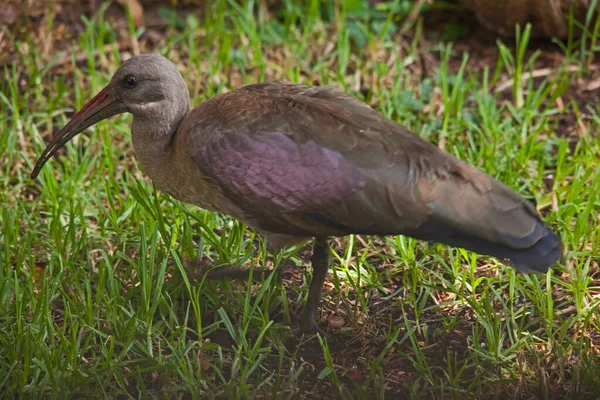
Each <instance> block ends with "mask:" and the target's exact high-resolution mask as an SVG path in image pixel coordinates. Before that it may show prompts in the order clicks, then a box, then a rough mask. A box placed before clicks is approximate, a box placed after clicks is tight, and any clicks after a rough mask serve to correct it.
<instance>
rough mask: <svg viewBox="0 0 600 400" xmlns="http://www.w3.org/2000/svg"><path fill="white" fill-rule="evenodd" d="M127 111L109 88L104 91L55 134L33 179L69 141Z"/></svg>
mask: <svg viewBox="0 0 600 400" xmlns="http://www.w3.org/2000/svg"><path fill="white" fill-rule="evenodd" d="M125 111H127V107H126V106H125V104H123V102H122V101H120V100H118V99H117V98H116V97H114V96H113V95H112V94H111V93H110V92H109V90H108V88H107V87H106V88H104V89H102V90H101V91H100V92H99V93H98V94H97V95H96V96H94V98H93V99H91V100H90V101H89V102H87V104H86V105H84V106H83V108H82V109H81V110H79V111H78V112H77V113H76V114H75V115H73V117H71V120H70V121H69V122H68V123H67V125H65V126H64V127H63V128H62V129H61V130H60V131H58V132H57V133H56V134H55V136H54V139H52V141H51V142H50V143H49V144H48V146H46V149H44V152H43V153H42V155H41V156H40V158H39V159H38V160H37V162H36V164H35V167H34V168H33V171H32V172H31V178H32V179H35V178H36V177H37V176H38V175H39V173H40V171H41V170H42V168H43V167H44V165H45V164H46V162H47V161H48V160H49V159H50V158H51V157H52V156H53V155H54V153H56V151H57V150H58V149H60V148H61V147H63V146H64V145H65V144H66V143H67V142H68V141H69V140H71V139H73V138H74V137H75V136H77V135H78V134H79V133H81V132H83V131H84V130H85V129H86V128H88V127H90V126H92V125H94V124H95V123H97V122H99V121H102V120H103V119H106V118H108V117H111V116H113V115H117V114H121V113H123V112H125Z"/></svg>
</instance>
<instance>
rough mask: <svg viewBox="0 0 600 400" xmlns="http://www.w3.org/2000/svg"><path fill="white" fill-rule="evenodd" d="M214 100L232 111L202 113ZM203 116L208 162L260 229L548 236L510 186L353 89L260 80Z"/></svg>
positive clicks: (199, 151)
mask: <svg viewBox="0 0 600 400" xmlns="http://www.w3.org/2000/svg"><path fill="white" fill-rule="evenodd" d="M211 107H214V108H215V109H214V110H212V111H213V115H215V113H214V112H215V111H216V113H217V114H219V115H221V116H222V117H223V116H224V117H223V118H218V119H217V120H216V121H215V119H214V118H209V117H202V115H210V113H211V110H210V108H211ZM207 112H208V113H207ZM198 113H199V114H198V115H197V118H193V119H195V120H197V122H195V123H194V126H196V127H197V129H196V130H195V129H191V131H193V132H192V134H191V135H190V140H191V143H190V146H189V147H190V148H192V149H194V150H193V153H194V154H193V158H194V160H195V162H196V164H197V166H198V168H199V169H200V171H201V172H202V173H203V174H204V176H206V177H208V178H209V179H210V180H211V181H213V182H214V183H215V185H216V186H217V187H219V188H220V190H221V191H222V192H223V194H224V195H225V196H226V197H227V198H228V199H230V200H231V201H232V202H234V203H235V204H237V205H238V206H239V207H240V208H241V209H243V210H244V212H245V213H247V214H248V215H250V216H252V218H253V220H255V221H257V224H258V225H259V226H258V227H259V228H263V229H266V230H269V231H272V232H279V233H288V234H298V235H310V236H317V235H341V234H349V233H365V234H402V233H405V234H409V235H411V236H415V237H420V238H425V239H432V240H437V241H441V242H446V243H450V244H456V245H460V246H463V247H467V248H471V249H473V247H477V246H469V243H466V244H465V243H462V242H461V240H462V239H461V238H466V239H465V240H467V241H469V240H470V241H471V242H472V243H475V244H476V245H477V243H479V242H477V240H483V241H485V242H486V243H488V242H489V243H492V244H498V245H501V246H507V247H509V248H511V249H513V248H514V249H527V248H529V247H531V246H533V245H535V244H536V243H537V242H538V241H539V240H540V239H542V238H544V237H545V236H547V235H548V230H547V229H546V227H545V225H543V223H541V221H540V219H539V217H538V215H537V212H536V210H535V209H534V208H533V207H532V206H531V205H530V204H529V203H528V202H527V201H525V200H524V199H522V198H521V197H519V196H518V195H517V194H516V193H515V192H513V191H512V190H510V189H509V188H507V187H506V186H505V185H503V184H502V183H500V182H498V181H496V180H495V179H493V178H492V177H490V176H488V175H486V174H485V173H483V172H482V171H480V170H479V169H477V168H475V167H473V166H471V165H469V164H466V163H464V162H462V161H460V160H458V159H456V158H454V157H452V156H450V155H449V154H447V153H445V152H443V151H441V150H439V149H438V148H437V147H435V146H434V145H432V144H431V143H429V142H427V141H425V140H423V139H421V138H420V137H418V136H417V135H414V134H412V133H410V132H409V131H408V130H406V129H405V128H403V127H402V126H400V125H398V124H396V123H395V122H393V121H391V120H389V119H387V118H385V117H384V116H383V115H381V114H379V113H378V112H376V111H374V110H373V109H371V108H370V107H368V106H367V105H365V104H364V103H362V102H360V101H358V100H356V99H354V98H353V97H351V96H349V95H347V94H345V93H343V92H341V91H338V90H335V89H331V88H314V87H306V86H301V85H291V84H263V85H254V86H250V87H246V88H243V89H242V90H238V91H235V92H232V93H230V94H229V96H223V98H221V99H220V100H219V98H218V97H217V98H216V99H215V101H213V102H211V103H208V104H207V106H206V107H204V108H202V107H200V111H198ZM211 124H212V125H211ZM199 127H202V128H201V129H199V130H198V128H199ZM188 130H190V127H189V128H188ZM200 131H202V132H200ZM194 141H195V142H194ZM479 247H482V248H484V247H485V246H484V245H479ZM474 250H475V251H477V249H476V248H475V249H474ZM484 250H485V249H484ZM485 251H486V252H487V254H492V255H496V254H494V253H493V251H495V250H494V249H492V250H485ZM496 253H498V252H497V251H496Z"/></svg>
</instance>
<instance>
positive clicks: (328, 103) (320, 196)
mask: <svg viewBox="0 0 600 400" xmlns="http://www.w3.org/2000/svg"><path fill="white" fill-rule="evenodd" d="M122 112H130V113H132V114H133V116H134V119H133V127H132V133H133V144H134V148H135V152H136V155H137V157H138V158H139V160H140V163H141V165H142V169H143V170H144V171H145V173H146V174H147V175H148V176H149V177H150V178H151V179H152V180H153V181H154V183H155V184H156V185H157V186H158V187H159V188H160V189H162V190H164V191H166V192H167V193H170V194H171V195H173V196H174V197H176V198H178V199H180V200H182V201H185V202H189V203H192V204H196V205H198V206H200V207H203V208H207V209H210V210H214V211H219V212H222V213H225V214H228V215H231V216H233V217H235V218H238V219H240V220H241V221H243V222H245V223H246V224H248V225H250V226H253V227H255V228H256V229H257V230H258V231H259V232H261V233H262V234H263V235H265V236H266V237H267V240H268V243H270V244H271V245H272V247H274V248H279V247H283V246H286V245H289V244H293V243H299V242H302V241H304V240H306V239H309V238H312V237H315V238H317V241H316V242H315V247H314V255H313V260H312V261H313V268H314V270H315V275H314V278H313V282H312V284H311V290H310V294H309V300H308V304H307V307H306V311H305V313H304V315H303V318H302V321H301V325H302V327H303V329H305V330H310V329H313V328H314V327H315V322H314V319H315V315H316V311H317V306H318V302H319V296H320V294H319V293H320V288H321V287H322V284H323V279H324V278H325V275H326V273H327V268H328V265H329V264H328V262H329V261H328V254H329V250H328V247H327V246H328V245H327V240H326V238H327V237H330V236H344V235H348V234H352V233H359V234H368V235H398V234H404V235H408V236H412V237H415V238H419V239H426V240H433V241H437V242H441V243H446V244H450V245H454V246H459V247H464V248H467V249H469V250H473V251H476V252H478V253H482V254H487V255H492V256H495V257H498V258H500V259H510V260H511V261H512V263H513V265H514V266H515V267H516V268H517V269H520V270H523V271H529V270H534V271H538V272H544V271H546V270H547V269H548V268H549V267H550V266H551V265H552V264H554V263H555V262H556V261H557V260H558V259H559V257H560V255H561V243H560V239H559V238H558V236H557V235H555V234H554V233H552V232H551V231H550V230H549V229H548V228H547V226H546V225H545V224H544V223H543V222H542V221H541V219H540V217H539V216H538V214H537V212H536V210H535V208H534V207H532V206H531V205H530V204H529V203H528V202H527V201H525V200H524V199H522V198H521V197H520V196H519V195H517V194H516V193H515V192H514V191H512V190H511V189H509V188H508V187H506V186H505V185H504V184H502V183H500V182H499V181H497V180H495V179H494V178H492V177H490V176H488V175H486V174H485V173H483V172H482V171H480V170H479V169H477V168H475V167H473V166H471V165H469V164H467V163H465V162H462V161H460V160H458V159H456V158H454V157H452V156H451V155H449V154H447V153H445V152H443V151H441V150H439V149H438V148H437V147H435V146H434V145H432V144H430V143H428V142H426V141H425V140H423V139H421V138H420V137H419V136H417V135H414V134H412V133H411V132H409V131H408V130H406V129H405V128H404V127H402V126H401V125H398V124H397V123H395V122H393V121H391V120H389V119H387V118H385V117H384V116H383V115H381V114H380V113H378V112H376V111H374V110H373V109H371V108H370V107H369V106H367V105H366V104H364V103H362V102H360V101H358V100H357V99H355V98H353V97H351V96H350V95H348V94H346V93H343V92H341V91H339V90H337V89H333V88H328V87H308V86H303V85H297V84H291V83H283V82H275V83H262V84H256V85H250V86H246V87H243V88H241V89H238V90H235V91H232V92H230V93H227V94H224V95H221V96H218V97H215V98H212V99H210V100H207V101H205V102H203V103H202V104H200V105H199V106H198V107H196V108H194V109H193V110H191V111H190V109H189V95H188V91H187V87H186V85H185V82H184V81H183V78H182V77H181V75H180V74H179V72H178V71H177V69H176V68H175V66H174V65H173V64H171V63H170V62H169V61H168V60H166V59H165V58H163V57H161V56H159V55H156V54H145V55H140V56H136V57H133V58H131V59H129V60H128V61H126V62H124V63H123V65H122V66H121V68H119V70H118V71H117V72H116V74H115V75H114V77H113V79H112V80H111V83H110V84H109V85H108V86H107V87H106V88H105V89H103V90H102V91H101V92H100V93H99V94H98V95H97V96H96V97H95V98H94V99H92V100H91V101H90V102H89V103H88V105H86V106H85V107H84V108H83V109H82V110H81V111H80V112H79V113H77V114H76V115H75V116H74V117H73V119H72V120H71V121H70V122H69V124H67V125H66V126H65V128H63V129H62V130H61V131H60V132H59V133H58V134H57V135H56V137H55V139H54V140H53V142H52V143H50V144H49V145H48V147H47V149H46V150H45V151H44V154H42V156H41V157H40V160H39V161H38V163H37V165H36V167H35V169H34V171H33V173H32V176H36V175H37V174H38V173H39V171H40V169H41V168H42V166H43V165H44V163H45V162H46V161H47V160H48V158H49V157H50V156H51V155H52V153H53V152H54V151H55V150H56V149H57V148H59V147H61V146H62V145H64V144H65V143H66V142H67V141H68V140H70V138H72V137H73V136H75V135H76V134H77V133H79V132H81V131H82V130H84V129H85V128H87V127H88V126H91V125H92V124H94V123H96V122H98V121H99V120H101V119H104V118H107V117H109V116H111V115H115V114H118V113H122Z"/></svg>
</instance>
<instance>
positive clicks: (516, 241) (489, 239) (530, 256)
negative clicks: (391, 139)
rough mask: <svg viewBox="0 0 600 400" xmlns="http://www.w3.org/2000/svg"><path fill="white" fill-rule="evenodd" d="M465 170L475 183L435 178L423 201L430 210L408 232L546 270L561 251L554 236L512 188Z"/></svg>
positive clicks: (524, 268)
mask: <svg viewBox="0 0 600 400" xmlns="http://www.w3.org/2000/svg"><path fill="white" fill-rule="evenodd" d="M469 172H470V173H471V174H472V175H471V176H470V177H469V178H471V179H473V180H475V184H473V181H462V182H458V181H457V180H445V181H438V182H436V185H435V188H434V193H435V196H434V199H435V200H434V201H433V202H431V203H430V204H429V206H430V208H431V209H432V211H433V212H432V215H431V217H430V219H429V220H428V221H427V222H426V223H425V224H423V225H421V226H420V227H418V228H416V229H414V230H413V232H412V234H413V235H415V236H417V237H421V238H426V239H432V240H435V241H439V242H442V243H446V244H449V245H453V246H459V247H463V248H466V249H469V250H472V251H475V252H477V253H481V254H487V255H491V256H494V257H497V258H500V259H510V260H511V261H512V265H513V266H514V267H515V268H517V269H519V270H522V271H531V270H533V271H537V272H545V271H547V270H548V268H549V267H550V266H551V265H552V264H554V263H555V262H556V261H557V260H558V259H559V258H560V256H561V254H562V244H561V241H560V238H559V236H557V235H556V234H555V233H553V232H551V231H550V230H549V229H548V227H547V226H546V225H545V224H544V222H543V221H542V220H541V218H540V217H539V215H538V213H537V211H536V209H535V207H533V205H532V204H531V203H529V202H528V201H526V200H525V199H523V198H522V197H520V196H519V195H518V194H517V193H515V192H514V191H513V190H511V189H510V188H508V187H507V186H505V185H504V184H502V183H501V182H499V181H497V180H495V179H493V178H491V177H489V176H487V175H485V174H484V173H483V172H480V171H479V170H475V169H473V170H471V171H469ZM477 183H480V184H479V185H478V184H477ZM409 234H411V233H409Z"/></svg>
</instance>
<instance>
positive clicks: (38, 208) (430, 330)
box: [0, 0, 600, 398]
mask: <svg viewBox="0 0 600 400" xmlns="http://www.w3.org/2000/svg"><path fill="white" fill-rule="evenodd" d="M366 3H367V2H366V1H365V2H356V4H354V2H351V3H350V2H349V5H347V6H346V5H345V3H344V2H340V4H341V5H335V4H338V3H332V4H331V5H321V4H320V3H319V2H318V1H314V0H313V1H308V2H296V1H291V0H289V1H284V2H283V5H282V6H281V7H280V8H279V9H277V10H267V8H266V6H264V5H262V4H257V3H256V2H253V1H245V2H242V3H241V5H240V4H238V3H235V2H233V1H216V2H214V4H213V5H212V6H211V9H210V10H209V11H208V12H206V14H205V18H198V17H196V16H194V15H192V14H189V15H188V16H187V17H180V16H177V15H176V14H174V13H173V12H172V11H170V10H168V9H164V10H161V13H162V14H163V15H165V16H167V17H168V18H169V20H170V21H171V22H170V27H169V28H168V29H167V31H168V32H167V35H165V36H164V40H163V41H162V42H160V43H159V44H158V46H157V47H156V48H151V47H148V46H145V45H144V41H143V37H141V36H140V35H141V34H142V33H143V32H142V31H141V30H136V29H135V28H133V27H132V26H129V27H128V29H125V30H120V31H117V30H116V29H114V27H111V24H110V23H109V22H108V21H107V19H105V18H104V17H103V14H102V12H100V13H99V14H97V15H96V16H94V18H92V19H89V20H88V19H85V18H84V19H83V24H84V26H85V30H84V31H83V32H82V33H81V34H80V35H79V36H77V37H74V38H73V40H72V43H71V45H70V47H69V48H68V51H67V52H61V51H47V50H44V48H43V46H42V45H41V44H40V43H41V40H40V38H39V37H36V35H35V33H34V32H29V31H22V30H21V31H16V30H15V31H8V38H9V40H14V44H15V46H14V47H15V49H18V50H17V51H16V52H15V54H17V55H18V60H17V61H14V62H13V63H12V64H8V65H6V66H5V68H4V71H3V75H4V79H3V81H1V82H0V89H1V91H0V153H1V154H2V155H3V156H2V159H1V160H0V169H1V173H0V182H1V187H2V191H1V192H0V202H1V204H2V214H1V218H0V224H1V225H0V232H1V236H0V246H1V251H0V393H3V394H4V395H5V396H6V397H21V398H38V397H42V396H44V397H48V398H65V397H67V396H70V397H94V398H96V397H100V396H103V397H108V398H113V397H117V396H119V395H125V396H128V397H136V398H137V397H157V398H162V397H169V398H171V397H172V398H180V397H185V398H188V397H189V396H191V397H192V398H199V397H210V398H212V397H217V398H223V397H225V398H256V397H275V398H286V397H290V396H297V397H298V398H316V397H318V396H322V397H329V398H331V397H343V398H384V397H387V398H397V396H398V394H400V395H401V396H403V397H416V398H428V397H444V398H446V397H451V398H454V397H456V396H473V397H476V398H477V397H479V398H481V397H482V396H490V395H494V396H500V397H517V398H525V397H531V396H534V397H546V398H556V397H569V398H581V397H584V396H586V395H590V394H591V393H596V394H597V393H598V390H600V363H599V361H600V359H599V357H600V356H599V354H600V333H599V330H600V322H599V317H600V313H599V312H598V305H599V304H600V271H599V261H600V256H599V254H600V250H599V244H600V220H599V218H598V215H599V211H600V199H599V198H598V193H600V164H599V161H598V160H600V139H599V137H598V135H597V132H598V131H599V128H600V109H599V108H598V107H597V106H596V105H595V104H580V103H577V102H574V101H571V100H572V98H573V95H572V94H571V92H570V86H571V85H574V84H575V83H576V78H580V79H586V78H587V77H588V76H589V72H588V68H592V71H593V70H594V68H595V67H596V65H594V64H593V59H594V55H595V54H596V52H597V51H598V50H599V49H598V46H597V38H598V31H599V26H600V24H599V23H598V21H597V20H594V19H593V18H592V17H591V16H590V17H589V18H588V20H586V22H585V26H584V28H585V29H586V35H584V37H583V39H576V38H572V39H570V40H568V41H565V43H564V44H562V46H563V49H564V54H565V59H564V62H563V63H562V64H561V65H560V66H558V67H556V68H553V69H552V73H551V74H549V75H544V76H542V77H540V78H536V79H532V78H531V72H532V71H533V70H534V69H535V66H534V62H535V61H536V57H537V55H536V54H535V53H534V54H532V53H531V52H527V51H526V50H527V49H531V47H532V46H531V43H530V40H529V36H530V32H529V29H528V28H524V29H522V30H519V31H518V35H517V36H518V38H517V40H516V45H514V43H513V42H510V41H505V42H504V43H501V42H499V43H498V47H499V54H500V57H499V59H498V63H497V65H495V66H491V67H489V68H485V69H474V68H472V67H471V64H470V57H469V55H468V54H464V55H461V54H460V53H458V52H457V51H455V50H453V47H452V44H448V43H442V42H431V41H424V40H423V37H424V36H423V35H426V32H424V26H423V20H422V18H421V16H422V14H416V16H417V18H416V19H410V18H408V17H407V16H408V15H411V14H410V12H411V9H412V2H407V1H395V2H394V1H391V2H385V3H383V4H380V5H378V6H377V7H375V8H369V7H367V6H366ZM48 4H50V3H48ZM49 7H50V6H49ZM425 7H428V6H427V5H425ZM419 11H420V12H421V13H422V12H426V10H425V9H423V10H419ZM48 28H49V29H52V28H53V25H52V23H50V22H49V23H48ZM124 32H128V33H129V34H130V35H131V34H134V35H136V37H135V39H136V41H137V40H138V39H139V43H140V45H141V46H142V50H144V51H157V52H160V53H162V54H164V55H165V56H167V57H169V58H170V59H171V60H172V61H174V62H175V63H176V65H178V67H180V69H181V72H182V74H183V75H184V78H185V79H186V81H187V82H188V86H189V88H190V93H191V95H192V103H193V104H198V103H199V102H201V101H202V100H204V99H206V98H209V97H212V96H215V95H217V94H219V93H221V92H223V91H224V90H230V89H233V88H235V87H239V86H241V85H243V84H248V83H253V82H257V81H263V80H278V79H284V80H290V81H296V82H305V83H309V84H312V83H319V84H328V85H335V86H339V87H342V88H344V89H345V90H347V91H348V92H349V93H352V94H353V95H355V96H357V97H358V98H360V99H362V100H364V101H366V102H368V103H369V104H371V105H373V106H374V107H375V108H376V109H378V110H380V111H381V112H382V113H384V114H385V115H386V116H388V117H389V118H392V119H394V120H396V121H398V122H400V123H402V124H404V125H406V126H407V127H409V128H410V129H412V130H413V131H415V132H417V133H418V134H420V135H421V136H423V137H424V138H426V139H427V140H430V141H432V142H435V143H437V144H439V145H440V146H442V147H444V148H445V149H446V150H447V151H449V152H451V153H453V154H454V155H456V156H458V157H460V158H461V159H463V160H466V161H468V162H470V163H472V164H474V165H477V166H478V167H480V168H482V169H484V170H485V171H486V172H488V173H489V174H491V175H493V176H495V177H497V178H498V179H500V180H502V181H504V182H505V183H507V184H508V185H510V186H511V187H513V188H514V189H516V190H518V191H519V192H520V193H522V194H523V195H524V196H526V197H529V198H531V199H533V200H535V201H536V202H537V206H538V209H539V210H540V211H541V212H542V213H543V214H544V215H545V218H546V220H547V221H548V223H549V224H550V225H551V226H552V227H553V228H554V229H556V230H557V231H558V232H560V234H561V236H562V238H563V241H564V246H565V257H564V259H563V260H562V261H561V262H560V263H559V264H558V265H556V267H555V268H554V269H553V270H552V271H550V272H549V273H548V274H546V275H534V274H532V275H523V274H516V273H515V272H514V271H513V270H512V269H510V268H508V267H505V266H503V265H502V264H500V263H499V262H498V261H497V260H495V259H489V258H486V257H480V256H476V255H474V254H473V253H470V252H467V251H464V250H460V249H454V248H448V247H445V246H441V245H428V244H426V243H423V242H419V241H416V240H413V239H410V238H405V237H385V238H375V237H373V238H370V237H348V238H343V239H337V240H336V241H335V246H334V249H333V250H332V260H333V261H334V264H335V265H334V267H335V268H334V273H332V274H330V276H329V279H328V281H327V282H328V283H327V284H326V289H325V292H324V299H323V301H322V308H321V310H322V312H321V316H320V317H321V320H322V321H321V322H322V324H323V325H324V326H325V325H326V324H327V322H326V321H327V319H328V317H329V316H330V315H337V316H341V317H342V318H343V319H344V320H345V322H346V326H345V327H343V328H342V329H341V330H339V331H331V330H330V332H331V335H330V337H328V338H323V337H316V336H312V337H304V338H298V337H294V336H292V335H291V333H290V328H289V326H288V324H287V323H288V322H289V321H290V320H291V318H290V310H294V311H295V312H299V311H300V310H301V307H302V306H303V304H304V300H305V298H306V295H307V291H308V286H307V283H308V279H309V278H308V277H309V276H310V268H307V257H306V254H305V253H303V252H302V251H301V249H299V248H293V249H290V250H288V251H286V252H285V254H279V255H277V256H276V257H275V258H274V257H273V256H272V255H267V254H266V251H265V248H264V245H263V243H262V242H261V241H259V240H257V239H258V237H257V236H256V235H255V233H254V232H253V231H252V230H249V229H247V228H246V227H244V226H243V225H242V224H240V223H239V222H237V221H234V220H231V219H230V218H228V217H226V216H221V215H217V214H213V213H210V212H207V211H204V210H201V209H198V208H196V207H194V206H191V205H186V204H182V203H180V202H178V201H176V200H174V199H172V198H169V197H168V196H167V195H164V194H160V193H158V192H157V191H156V190H155V189H154V187H153V186H152V183H151V182H149V181H148V180H147V179H144V178H143V176H142V174H141V172H140V168H139V165H138V164H137V163H136V161H135V158H134V154H133V148H132V145H131V140H130V123H131V117H130V116H122V117H116V118H113V119H111V120H109V121H106V122H102V123H100V124H98V125H97V126H96V127H94V128H92V129H90V130H89V134H86V135H81V136H79V137H78V138H77V139H75V140H74V141H73V143H71V144H69V145H68V146H66V149H65V150H64V151H63V153H62V156H61V157H60V159H59V160H57V159H54V160H52V161H51V162H50V163H49V165H47V166H46V167H45V168H44V170H43V171H42V173H41V175H40V177H39V178H38V179H37V181H33V180H31V179H30V178H29V173H30V171H31V169H32V167H33V163H34V162H35V160H36V158H37V156H38V155H39V154H40V153H41V151H42V149H43V147H44V143H45V141H47V140H48V135H49V134H50V132H51V131H52V130H54V129H56V128H58V127H60V126H62V125H63V124H64V123H66V120H67V117H66V115H65V113H67V112H70V111H72V110H74V109H75V108H80V107H81V106H82V105H83V103H84V102H85V101H86V100H87V99H89V98H91V96H92V95H93V94H94V93H95V92H97V91H98V90H100V89H101V88H102V87H103V86H104V85H105V84H106V83H107V82H108V80H109V78H110V75H111V73H112V72H114V71H115V70H116V68H117V67H118V64H119V62H120V57H121V56H123V54H119V52H118V51H117V50H116V49H117V46H116V44H117V43H121V44H125V45H128V44H129V43H131V41H132V37H130V36H127V35H126V36H119V35H123V34H124ZM406 32H411V33H412V34H411V35H410V36H401V34H403V33H406ZM410 38H413V39H410ZM144 46H145V47H144ZM96 50H97V53H95V51H96ZM424 56H427V57H428V59H435V60H439V61H437V62H436V63H435V68H434V69H433V70H429V71H428V75H427V76H421V75H422V72H423V71H422V70H421V68H420V67H419V65H420V63H421V62H422V61H419V60H423V57H424ZM75 60H78V61H77V63H74V61H75ZM461 60H462V61H461ZM65 71H67V72H66V73H65ZM510 79H512V81H509V80H510ZM498 88H504V89H502V90H498ZM568 117H570V119H569V118H568ZM561 119H565V120H566V121H567V124H568V126H569V127H570V128H572V129H574V131H573V132H567V133H565V132H566V131H565V130H564V129H563V130H562V131H561V130H558V128H559V127H560V124H559V121H560V120H561ZM569 121H570V122H569ZM194 260H201V261H202V262H204V263H206V265H210V266H212V265H215V266H216V265H235V266H240V267H245V266H261V267H262V266H265V265H274V266H275V267H280V266H282V264H286V265H287V266H288V267H289V266H290V265H292V266H294V268H295V271H297V274H296V275H295V276H294V277H293V278H291V282H287V284H286V282H285V281H284V283H278V282H277V281H276V280H275V279H273V278H272V276H269V277H268V278H265V281H264V284H263V285H255V284H248V283H239V282H236V283H232V282H213V281H203V280H198V279H196V278H195V275H194V269H193V268H192V267H191V266H190V265H191V264H193V261H194Z"/></svg>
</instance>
